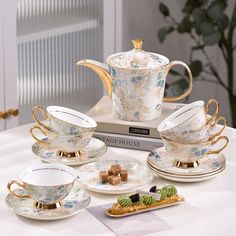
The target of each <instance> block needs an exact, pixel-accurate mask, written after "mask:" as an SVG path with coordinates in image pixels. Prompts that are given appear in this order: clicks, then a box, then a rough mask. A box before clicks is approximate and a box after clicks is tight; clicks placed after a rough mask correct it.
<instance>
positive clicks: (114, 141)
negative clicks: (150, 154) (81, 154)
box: [94, 132, 163, 151]
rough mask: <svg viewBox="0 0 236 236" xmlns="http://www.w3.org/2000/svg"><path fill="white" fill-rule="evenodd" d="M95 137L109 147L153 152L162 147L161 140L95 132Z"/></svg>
mask: <svg viewBox="0 0 236 236" xmlns="http://www.w3.org/2000/svg"><path fill="white" fill-rule="evenodd" d="M94 137H95V138H98V139H100V140H102V141H103V142H104V143H105V144H106V145H107V146H111V147H119V148H128V149H136V150H142V151H152V150H154V149H156V148H159V147H162V146H163V143H162V141H161V139H153V138H143V137H134V136H129V135H114V134H109V133H99V132H95V133H94Z"/></svg>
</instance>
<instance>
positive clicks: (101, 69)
mask: <svg viewBox="0 0 236 236" xmlns="http://www.w3.org/2000/svg"><path fill="white" fill-rule="evenodd" d="M76 65H77V66H85V67H88V68H90V69H91V70H93V71H94V72H95V73H96V74H97V75H98V76H99V78H100V79H101V81H102V82H103V86H104V87H105V89H106V90H107V93H108V95H109V97H111V95H112V79H111V75H110V72H109V69H108V66H107V65H105V64H103V63H101V62H98V61H94V60H89V59H86V60H82V61H78V62H77V63H76Z"/></svg>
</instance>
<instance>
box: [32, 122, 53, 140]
mask: <svg viewBox="0 0 236 236" xmlns="http://www.w3.org/2000/svg"><path fill="white" fill-rule="evenodd" d="M36 129H38V130H39V131H40V132H41V133H42V134H43V135H45V136H46V137H47V136H48V134H47V132H46V131H44V130H43V128H41V127H40V126H37V125H35V126H33V127H31V128H30V134H31V136H32V137H33V138H34V139H35V140H36V141H37V142H39V143H44V144H50V142H49V141H45V140H41V139H39V138H38V137H37V136H35V134H34V130H36Z"/></svg>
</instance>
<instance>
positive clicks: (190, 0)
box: [183, 0, 206, 13]
mask: <svg viewBox="0 0 236 236" xmlns="http://www.w3.org/2000/svg"><path fill="white" fill-rule="evenodd" d="M205 2H206V0H187V1H186V2H185V5H184V8H183V12H184V13H192V12H193V10H194V9H196V8H198V7H202V6H203V5H204V4H205Z"/></svg>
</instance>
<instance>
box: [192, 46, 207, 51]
mask: <svg viewBox="0 0 236 236" xmlns="http://www.w3.org/2000/svg"><path fill="white" fill-rule="evenodd" d="M204 47H205V45H204V44H202V45H199V46H194V47H192V50H193V51H195V50H201V49H203V48H204Z"/></svg>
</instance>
